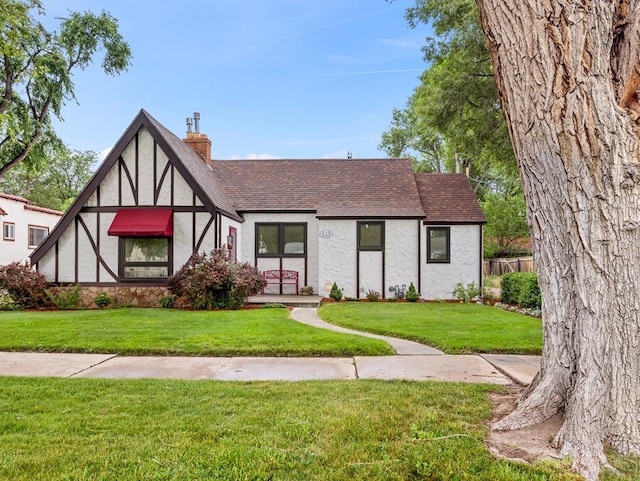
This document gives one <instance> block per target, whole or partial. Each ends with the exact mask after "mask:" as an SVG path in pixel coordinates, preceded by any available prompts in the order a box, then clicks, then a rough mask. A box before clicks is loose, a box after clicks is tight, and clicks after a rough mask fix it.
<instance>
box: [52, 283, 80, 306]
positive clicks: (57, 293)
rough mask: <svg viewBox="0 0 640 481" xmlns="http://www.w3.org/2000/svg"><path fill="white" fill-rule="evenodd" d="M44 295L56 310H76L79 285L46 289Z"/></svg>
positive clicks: (78, 302) (78, 301) (78, 299)
mask: <svg viewBox="0 0 640 481" xmlns="http://www.w3.org/2000/svg"><path fill="white" fill-rule="evenodd" d="M45 293H46V294H47V297H48V298H49V300H50V301H51V303H52V304H53V305H54V306H56V307H57V308H58V309H62V310H65V311H66V310H69V309H76V308H77V307H78V304H80V284H76V285H75V286H73V287H69V288H67V289H65V288H57V289H56V288H54V289H46V290H45Z"/></svg>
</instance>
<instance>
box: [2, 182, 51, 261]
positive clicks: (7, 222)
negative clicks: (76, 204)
mask: <svg viewBox="0 0 640 481" xmlns="http://www.w3.org/2000/svg"><path fill="white" fill-rule="evenodd" d="M61 216H62V212H58V211H57V210H52V209H45V208H44V207H38V206H35V205H31V202H29V200H27V199H25V198H24V197H19V196H17V195H10V194H3V193H0V223H1V224H2V237H1V238H0V265H1V266H4V265H7V264H10V263H11V262H15V261H20V262H23V261H28V260H29V255H31V253H32V252H33V250H34V249H35V248H36V247H37V246H38V245H39V244H40V243H41V242H42V240H43V239H44V238H45V237H46V236H47V235H48V234H49V231H50V230H51V229H52V228H53V226H54V225H56V223H57V222H58V221H59V220H60V217H61Z"/></svg>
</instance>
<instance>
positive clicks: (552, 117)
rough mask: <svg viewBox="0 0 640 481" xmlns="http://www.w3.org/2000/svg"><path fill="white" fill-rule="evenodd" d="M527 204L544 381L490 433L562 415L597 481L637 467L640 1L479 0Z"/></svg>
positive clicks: (563, 440)
mask: <svg viewBox="0 0 640 481" xmlns="http://www.w3.org/2000/svg"><path fill="white" fill-rule="evenodd" d="M477 4H478V7H479V9H480V17H481V21H482V25H483V29H484V32H485V35H486V37H487V40H488V46H489V51H490V54H491V57H492V63H493V68H494V73H495V77H496V83H497V86H498V92H499V96H500V100H501V103H502V107H503V111H504V114H505V117H506V119H507V124H508V125H509V129H510V135H511V139H512V142H513V147H514V151H515V154H516V158H517V160H518V167H519V170H520V174H521V178H522V183H523V189H524V193H525V197H526V199H527V219H528V222H529V225H530V228H531V233H532V237H533V246H534V262H535V266H536V270H537V272H538V277H539V281H540V287H541V291H542V301H543V306H542V315H543V329H544V348H543V355H542V364H541V370H540V372H539V374H538V376H537V377H536V379H535V380H534V382H533V384H532V385H531V386H530V388H529V389H528V391H527V393H526V394H525V396H524V397H523V398H522V399H521V401H520V403H519V405H518V407H517V408H516V410H515V411H514V412H513V413H511V414H510V415H509V416H507V417H506V418H504V419H503V420H502V421H500V422H498V423H497V424H496V425H495V426H494V428H495V429H505V430H506V429H518V428H521V427H525V426H528V425H532V424H535V423H538V422H541V421H543V420H545V419H547V418H549V417H550V416H551V415H553V414H555V413H557V412H564V414H565V418H564V419H565V420H564V424H563V426H562V428H561V429H560V431H559V432H558V434H557V436H556V438H555V443H556V444H557V445H558V446H559V447H560V448H561V452H562V453H563V454H565V455H569V456H571V457H572V458H573V465H574V468H575V469H576V470H578V471H579V472H580V473H582V474H583V475H584V477H585V478H586V479H589V480H596V479H598V474H599V471H600V469H601V467H603V466H608V465H607V462H606V457H605V454H604V447H605V446H611V447H612V448H613V449H615V450H616V451H618V452H619V453H621V454H640V164H639V163H638V160H639V156H638V155H639V154H640V140H639V137H638V132H639V129H638V126H637V125H636V121H638V120H639V117H640V103H639V101H638V95H639V92H638V90H639V89H640V55H639V52H640V0H638V1H636V0H615V1H606V0H517V1H516V0H513V1H508V2H507V1H504V0H477Z"/></svg>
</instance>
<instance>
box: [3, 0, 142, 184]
mask: <svg viewBox="0 0 640 481" xmlns="http://www.w3.org/2000/svg"><path fill="white" fill-rule="evenodd" d="M43 14H44V10H43V8H42V4H41V2H40V0H0V45H2V51H1V52H0V177H2V176H3V175H4V174H5V173H6V172H8V171H9V170H10V169H11V168H12V167H14V166H15V165H17V164H18V163H20V162H22V161H23V160H27V163H29V162H37V161H38V160H39V159H41V158H42V157H43V156H44V155H45V153H46V150H47V147H48V146H51V145H52V144H55V143H56V142H58V141H57V137H56V135H55V132H54V131H53V128H52V125H51V115H52V114H53V115H55V116H56V117H58V118H61V110H62V107H63V106H64V105H65V103H66V102H67V101H69V100H74V99H75V97H74V85H73V82H72V81H71V76H72V72H73V71H74V70H77V69H84V68H86V67H87V66H89V65H90V64H91V62H92V61H93V58H94V56H95V54H96V53H97V52H98V51H103V52H104V57H103V59H102V69H103V70H104V72H105V73H107V74H109V75H113V74H117V73H120V72H122V71H124V70H126V69H127V67H128V66H129V61H130V58H131V50H130V48H129V45H128V44H127V43H126V42H125V41H124V40H123V38H122V36H121V35H120V34H119V33H118V22H117V20H116V19H115V18H113V17H112V16H111V15H110V14H108V13H106V12H104V11H103V12H102V13H101V14H100V15H95V14H93V13H90V12H85V13H77V12H71V13H70V14H69V16H68V17H67V18H63V19H62V20H61V23H60V31H59V32H49V31H47V29H46V28H45V27H44V26H43V25H42V23H40V22H39V21H38V19H37V17H38V16H40V15H43ZM58 143H59V142H58Z"/></svg>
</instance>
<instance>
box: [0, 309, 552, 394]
mask: <svg viewBox="0 0 640 481" xmlns="http://www.w3.org/2000/svg"><path fill="white" fill-rule="evenodd" d="M292 315H293V317H294V319H296V320H298V321H299V322H304V323H306V324H309V325H312V326H314V327H319V328H324V329H331V330H334V331H338V332H348V333H351V334H358V335H362V336H368V337H374V338H377V339H383V340H385V341H386V342H388V343H389V344H390V345H391V346H392V347H393V348H394V349H395V350H396V352H397V353H398V355H397V356H356V357H342V358H286V357H177V356H175V357H150V356H119V355H116V354H63V353H35V352H29V353H22V352H0V376H32V377H43V376H46V377H66V378H77V377H94V378H117V379H125V378H129V379H132V378H155V379H212V380H220V381H308V380H330V379H352V380H353V379H387V380H395V379H404V380H412V381H426V380H437V381H454V382H470V383H490V384H500V385H508V384H513V383H514V382H515V383H518V384H523V385H526V384H529V383H530V382H531V380H532V379H533V377H534V376H535V374H536V373H537V371H538V368H539V365H540V357H539V356H512V355H489V354H483V355H459V356H450V355H445V354H443V353H442V352H441V351H438V350H437V349H433V348H431V347H429V346H424V345H422V344H419V343H414V342H411V341H404V340H401V339H395V338H390V337H387V336H377V335H375V334H368V333H362V332H357V331H352V330H349V329H343V328H341V327H338V326H334V325H332V324H327V323H325V322H323V321H321V320H320V319H319V318H318V316H317V313H316V310H315V309H312V308H296V309H294V310H293V313H292Z"/></svg>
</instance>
